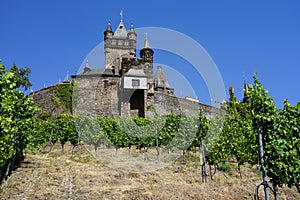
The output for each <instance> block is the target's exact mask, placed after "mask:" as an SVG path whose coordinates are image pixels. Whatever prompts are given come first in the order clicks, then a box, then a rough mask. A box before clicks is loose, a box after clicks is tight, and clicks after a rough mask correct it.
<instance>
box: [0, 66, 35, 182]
mask: <svg viewBox="0 0 300 200" xmlns="http://www.w3.org/2000/svg"><path fill="white" fill-rule="evenodd" d="M25 71H26V70H25ZM20 72H22V73H20ZM23 72H24V71H23V70H20V69H19V68H18V67H17V66H15V65H14V66H13V68H12V69H11V70H9V71H5V67H4V65H2V64H1V63H0V168H1V180H2V178H4V177H5V176H7V175H9V174H10V173H11V171H12V170H14V168H15V167H16V166H17V165H18V163H19V161H20V160H21V159H22V158H23V150H24V149H25V148H26V147H32V146H31V145H32V143H31V142H30V139H31V130H32V125H33V123H32V117H33V115H34V113H35V112H36V111H37V107H36V106H34V105H33V101H32V98H28V97H26V96H25V95H24V92H22V91H20V90H16V88H19V87H22V86H24V87H26V84H28V82H29V81H28V82H27V79H26V77H27V75H28V73H27V72H28V71H27V72H24V73H23ZM23 78H24V79H23Z"/></svg>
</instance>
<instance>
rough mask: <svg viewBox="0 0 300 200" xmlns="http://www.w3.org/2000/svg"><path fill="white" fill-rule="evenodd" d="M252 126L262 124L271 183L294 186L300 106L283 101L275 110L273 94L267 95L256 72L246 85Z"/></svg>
mask: <svg viewBox="0 0 300 200" xmlns="http://www.w3.org/2000/svg"><path fill="white" fill-rule="evenodd" d="M247 94H248V96H249V97H250V98H251V113H252V116H253V128H254V130H255V131H256V128H255V127H256V126H255V125H256V123H259V124H260V126H261V127H262V134H263V144H264V153H265V163H264V165H265V166H266V168H267V175H268V176H269V177H271V178H272V180H273V182H274V183H275V185H282V184H287V185H288V186H289V187H291V186H297V185H298V184H299V182H300V157H299V155H300V149H299V148H300V145H299V144H300V139H299V138H300V135H299V127H300V109H299V106H291V105H290V104H289V103H288V101H287V100H286V101H285V102H284V108H283V109H282V110H277V108H276V105H275V103H274V102H273V98H272V97H270V96H268V92H267V90H265V89H264V88H263V87H262V84H261V83H260V82H259V81H258V79H257V77H256V75H255V76H254V86H253V87H250V88H249V91H248V93H247Z"/></svg>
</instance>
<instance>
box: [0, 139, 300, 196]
mask: <svg viewBox="0 0 300 200" xmlns="http://www.w3.org/2000/svg"><path fill="white" fill-rule="evenodd" d="M71 152H72V148H71V146H70V144H67V146H66V150H65V154H62V152H61V149H60V146H59V145H55V147H54V148H53V149H52V151H51V152H49V153H40V152H38V153H36V154H32V153H30V152H27V155H26V157H25V160H24V161H23V163H22V165H21V167H20V168H18V169H17V170H16V171H15V172H14V173H13V174H12V175H11V176H10V177H9V178H8V179H7V180H6V181H4V182H3V183H2V185H1V186H0V199H209V200H212V199H214V200H219V199H226V200H234V199H238V200H240V199H253V195H254V190H255V187H256V185H258V184H259V183H260V182H261V178H260V172H259V171H258V170H257V169H256V167H255V166H254V167H251V166H243V167H242V168H241V173H242V178H240V174H239V173H238V171H237V167H236V166H235V164H231V165H230V170H229V171H227V172H223V171H219V170H217V171H216V173H215V174H214V176H213V180H211V178H210V177H208V182H207V183H203V182H202V176H201V167H200V165H199V162H197V161H195V157H193V156H189V155H187V156H185V157H181V158H180V159H178V160H177V161H176V162H174V163H173V164H171V165H169V166H166V167H164V168H161V169H158V170H155V171H151V172H144V173H138V172H131V171H130V170H121V169H112V168H109V167H107V166H106V165H105V164H103V163H101V161H99V160H97V159H94V157H93V156H91V155H90V154H89V153H88V152H87V151H85V149H84V148H81V149H80V150H79V153H78V155H77V156H75V155H72V153H71ZM260 193H261V194H262V193H263V192H262V189H260ZM278 194H279V195H278V196H279V199H283V200H287V199H300V196H299V193H297V191H296V189H295V188H292V189H290V188H287V187H283V188H280V189H279V191H278ZM271 199H274V198H273V197H272V198H271Z"/></svg>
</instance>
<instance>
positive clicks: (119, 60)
mask: <svg viewBox="0 0 300 200" xmlns="http://www.w3.org/2000/svg"><path fill="white" fill-rule="evenodd" d="M136 39H137V34H136V32H135V30H134V26H133V25H132V24H131V26H130V29H129V30H128V31H127V29H126V27H125V25H124V23H123V20H122V19H121V21H120V23H119V25H118V27H117V28H116V30H115V31H113V29H112V27H111V24H110V22H109V23H108V24H107V27H106V30H105V31H104V52H105V66H104V68H103V69H99V68H92V67H90V66H89V64H88V63H86V64H85V67H84V68H83V70H82V71H80V72H79V73H78V74H76V75H72V76H71V77H72V81H73V84H74V88H73V95H72V101H73V106H72V111H71V112H72V113H79V114H83V115H100V116H103V117H116V116H120V117H135V116H138V117H151V116H153V114H154V112H153V111H154V110H156V111H158V112H159V113H161V114H169V113H171V112H173V113H175V114H180V113H181V112H185V113H188V114H190V115H198V111H199V109H201V110H202V111H203V113H204V114H205V115H206V116H208V117H214V116H216V115H217V114H220V112H221V111H220V109H218V108H215V107H212V106H210V105H206V104H202V103H200V102H198V101H195V99H192V98H179V97H176V96H174V88H172V87H171V86H170V85H169V83H168V80H167V78H166V76H165V74H164V72H163V70H162V67H161V66H157V71H156V74H155V75H154V74H153V68H154V66H153V58H154V51H153V50H152V49H151V46H150V44H149V41H148V38H147V36H146V38H145V42H144V46H143V48H142V49H141V50H140V52H139V57H137V56H136ZM66 83H69V81H68V77H66V79H65V80H64V82H63V83H62V84H66ZM54 94H55V92H54V89H53V87H51V86H50V87H48V88H43V89H42V90H39V91H36V92H34V93H32V96H33V97H34V101H35V103H38V104H40V105H41V107H42V108H43V109H44V110H51V109H53V108H51V107H53V106H54V103H53V99H52V102H51V98H52V97H53V95H54ZM51 105H52V106H51Z"/></svg>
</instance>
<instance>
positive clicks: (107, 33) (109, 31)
mask: <svg viewBox="0 0 300 200" xmlns="http://www.w3.org/2000/svg"><path fill="white" fill-rule="evenodd" d="M113 35H114V32H113V31H112V29H111V26H110V21H109V22H108V24H107V27H106V30H105V31H104V40H106V39H107V38H112V37H113Z"/></svg>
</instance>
